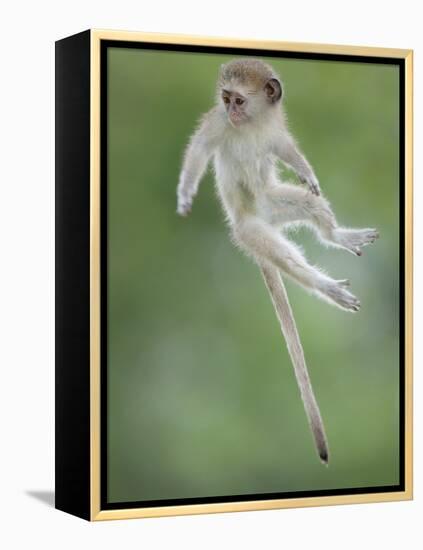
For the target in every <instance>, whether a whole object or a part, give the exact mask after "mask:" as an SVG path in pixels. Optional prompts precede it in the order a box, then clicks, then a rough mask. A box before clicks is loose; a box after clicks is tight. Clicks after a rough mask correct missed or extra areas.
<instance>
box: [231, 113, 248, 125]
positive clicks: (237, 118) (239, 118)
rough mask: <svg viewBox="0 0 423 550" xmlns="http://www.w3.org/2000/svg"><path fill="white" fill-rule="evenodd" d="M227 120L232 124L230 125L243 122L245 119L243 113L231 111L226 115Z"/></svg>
mask: <svg viewBox="0 0 423 550" xmlns="http://www.w3.org/2000/svg"><path fill="white" fill-rule="evenodd" d="M228 120H229V122H230V123H231V124H232V126H234V127H235V126H239V125H240V124H241V123H242V122H244V120H245V116H244V115H240V114H238V113H231V114H230V115H229V116H228Z"/></svg>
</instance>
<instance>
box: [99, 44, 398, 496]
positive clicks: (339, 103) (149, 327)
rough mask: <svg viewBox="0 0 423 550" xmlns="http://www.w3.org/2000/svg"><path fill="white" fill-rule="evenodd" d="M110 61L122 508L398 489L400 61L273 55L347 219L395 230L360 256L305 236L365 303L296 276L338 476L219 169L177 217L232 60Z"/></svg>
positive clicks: (113, 368) (293, 290) (115, 486)
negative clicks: (352, 303)
mask: <svg viewBox="0 0 423 550" xmlns="http://www.w3.org/2000/svg"><path fill="white" fill-rule="evenodd" d="M108 55H109V58H108V79H109V80H108V98H109V104H108V116H109V151H108V163H109V288H108V296H109V311H108V323H109V353H108V359H109V360H108V380H109V383H108V392H109V393H108V418H107V422H108V428H107V429H108V451H107V452H108V491H109V500H110V501H111V502H123V501H138V500H154V499H172V498H189V497H205V496H222V495H242V494H254V493H266V492H285V491H303V490H318V489H332V488H353V487H368V486H381V485H392V484H397V483H398V482H399V470H398V468H399V463H398V453H399V399H398V391H399V387H398V383H399V325H398V322H399V319H398V315H399V311H398V305H399V281H398V271H399V263H398V262H399V257H398V247H399V242H398V241H399V218H398V216H399V203H398V193H399V157H398V149H399V123H398V118H399V72H398V68H397V67H396V66H393V65H392V66H389V65H377V64H360V63H339V62H328V61H304V60H293V59H271V60H269V61H270V63H271V64H272V65H273V66H274V67H275V69H276V70H277V71H278V72H279V74H280V75H281V77H282V80H283V82H284V87H285V107H286V110H287V113H288V120H289V126H290V128H291V130H292V132H293V133H294V135H295V136H296V138H297V139H298V141H299V144H300V146H301V148H302V149H303V151H304V152H305V154H306V156H307V158H308V159H309V161H310V162H311V163H312V165H313V166H314V168H315V171H316V173H317V176H318V178H319V180H320V183H321V186H322V189H323V191H324V193H325V194H326V196H327V197H328V199H329V200H330V201H331V203H332V206H333V208H334V210H335V212H336V215H337V217H338V220H339V222H340V223H341V224H343V225H347V226H355V227H377V228H378V229H379V230H380V233H381V238H380V239H379V241H377V242H376V244H375V245H373V246H372V247H367V248H365V249H364V254H363V256H362V257H361V258H356V257H353V256H352V255H350V254H348V253H346V252H343V251H339V250H333V249H332V250H327V249H324V248H323V247H322V246H321V245H320V244H318V243H316V241H315V240H314V239H313V237H312V235H310V233H309V232H307V230H301V231H300V232H298V233H296V234H294V235H293V239H294V240H296V241H297V242H299V243H301V244H302V245H303V246H304V249H305V252H306V254H307V257H308V258H309V260H310V261H311V262H313V263H316V264H318V265H320V266H322V267H323V268H324V269H325V270H327V271H328V273H330V274H331V275H332V276H333V277H335V278H345V277H348V278H350V279H351V282H352V289H353V291H354V293H355V294H356V295H357V296H358V297H359V298H360V299H361V302H362V309H361V311H360V313H358V314H355V315H354V314H349V313H346V312H343V311H341V310H338V309H336V308H335V307H331V306H329V305H327V304H326V303H324V302H321V301H319V300H317V299H316V298H314V297H312V296H310V295H308V294H306V293H305V292H304V291H303V290H302V289H300V288H298V287H297V286H295V285H294V284H291V283H290V282H288V283H287V287H288V293H289V296H290V299H291V303H292V307H293V310H294V315H295V317H296V320H297V324H298V328H299V330H300V334H301V338H302V342H303V346H304V349H305V355H306V359H307V362H308V367H309V369H310V374H311V378H312V382H313V385H314V388H315V392H316V397H317V399H318V402H319V404H320V407H321V410H322V415H323V418H324V421H325V424H326V429H327V435H328V439H329V445H330V465H329V467H328V468H325V467H324V466H323V465H322V464H321V463H320V461H319V459H318V457H317V454H316V452H315V450H314V447H313V441H312V436H311V434H310V431H309V427H308V424H307V420H306V417H305V413H304V410H303V406H302V403H301V400H300V396H299V391H298V389H297V385H296V382H295V378H294V374H293V369H292V366H291V362H290V360H289V357H288V353H287V351H286V347H285V343H284V340H283V338H282V335H281V333H280V329H279V324H278V321H277V319H276V317H275V313H274V311H273V308H272V305H271V302H270V299H269V297H268V295H267V292H266V289H265V286H264V283H263V282H262V280H261V276H260V273H259V271H258V269H257V268H256V267H255V265H254V264H253V263H252V262H251V261H250V260H248V259H247V258H246V257H244V256H243V255H242V254H241V253H240V252H239V251H238V250H237V249H235V248H234V246H233V245H232V244H231V242H230V239H229V236H228V230H227V228H226V227H225V223H224V219H223V215H222V212H221V209H220V206H219V204H218V200H217V198H216V194H215V191H214V186H213V176H212V173H211V170H210V171H209V172H208V174H207V176H206V177H205V179H204V180H203V183H202V186H201V188H200V192H199V195H198V197H197V199H196V202H195V203H194V208H193V212H192V214H191V216H190V217H189V218H187V219H182V218H180V217H178V216H177V215H176V213H175V210H176V194H175V191H176V185H177V182H178V175H179V170H180V166H181V158H182V154H183V151H184V148H185V145H186V142H187V139H188V137H189V135H190V133H191V132H192V130H193V128H194V127H195V125H196V121H197V120H198V118H199V116H200V115H201V113H203V112H204V111H207V110H208V109H209V108H211V107H212V105H213V101H214V96H215V80H216V75H217V72H218V68H219V65H220V64H221V63H223V62H225V61H227V60H228V59H230V58H231V57H227V56H223V55H206V54H187V53H177V52H158V51H156V52H153V51H144V50H137V49H125V48H110V49H109V54H108ZM281 172H282V173H283V168H282V166H281ZM288 175H289V174H286V176H288Z"/></svg>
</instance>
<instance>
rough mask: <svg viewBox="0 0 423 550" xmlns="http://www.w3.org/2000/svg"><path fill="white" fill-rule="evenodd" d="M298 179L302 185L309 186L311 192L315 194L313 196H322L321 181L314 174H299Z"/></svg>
mask: <svg viewBox="0 0 423 550" xmlns="http://www.w3.org/2000/svg"><path fill="white" fill-rule="evenodd" d="M298 177H299V179H300V181H301V183H304V184H306V185H308V187H309V189H310V191H311V192H312V193H313V195H320V185H319V181H318V180H317V178H316V176H315V175H314V174H313V173H312V174H308V175H307V176H305V175H303V174H298Z"/></svg>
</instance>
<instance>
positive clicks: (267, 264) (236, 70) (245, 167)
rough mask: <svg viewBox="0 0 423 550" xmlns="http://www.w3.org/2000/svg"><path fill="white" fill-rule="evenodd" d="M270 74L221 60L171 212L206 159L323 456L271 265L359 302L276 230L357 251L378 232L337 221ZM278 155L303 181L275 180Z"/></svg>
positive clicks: (185, 207)
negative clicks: (269, 307) (253, 268)
mask: <svg viewBox="0 0 423 550" xmlns="http://www.w3.org/2000/svg"><path fill="white" fill-rule="evenodd" d="M269 78H272V79H273V81H274V80H275V79H276V80H277V82H278V83H279V82H280V80H279V77H278V76H277V75H276V73H274V71H273V70H272V68H271V67H270V66H269V65H267V64H264V63H263V62H261V61H260V60H248V59H247V60H234V61H232V62H230V63H229V64H227V65H224V66H223V67H222V70H221V74H220V77H219V81H218V94H217V103H216V106H215V107H214V108H213V109H212V110H211V111H209V112H208V113H207V114H206V115H205V116H203V118H202V120H201V122H200V124H199V127H198V129H197V130H196V131H195V133H194V134H193V136H192V138H191V140H190V143H189V145H188V147H187V150H186V153H185V158H184V162H183V166H182V170H181V175H180V179H179V184H178V188H177V197H178V207H177V212H178V213H179V214H180V215H182V216H186V215H187V214H188V213H189V212H190V210H191V207H192V201H193V198H194V197H195V195H196V193H197V191H198V186H199V182H200V180H201V177H202V176H203V174H204V172H205V170H206V168H207V165H208V163H209V161H210V160H213V164H214V170H215V177H216V184H217V190H218V195H219V198H220V200H221V202H222V205H223V209H224V211H225V214H226V217H227V221H228V224H229V226H230V229H231V234H232V237H233V240H234V242H235V243H236V245H237V246H239V247H240V248H241V249H242V250H243V251H244V252H246V253H247V254H248V255H250V256H251V257H252V258H253V259H254V260H255V262H256V263H257V264H258V265H259V266H260V268H261V269H262V273H263V276H264V279H265V281H266V284H267V287H268V289H269V291H270V293H271V295H272V300H273V303H274V306H275V309H276V313H277V315H278V317H279V320H280V323H281V327H282V330H283V333H284V336H285V339H286V341H287V346H288V349H289V352H290V355H291V359H292V362H293V364H294V368H295V374H296V378H297V381H298V385H299V387H300V391H301V395H302V398H303V401H304V406H305V409H306V412H307V416H308V419H309V422H310V426H311V429H312V431H313V435H314V438H315V441H316V444H317V449H318V452H319V455H320V457H321V458H322V457H326V459H325V458H322V460H324V462H327V457H328V449H327V444H326V437H325V430H324V427H323V423H322V420H321V416H320V413H319V409H318V406H317V403H316V400H315V398H314V395H313V391H312V388H311V384H310V379H309V377H308V373H307V368H306V364H305V361H304V355H303V350H302V347H301V344H300V340H299V337H298V333H297V329H296V326H295V321H294V318H293V316H292V312H291V308H290V306H289V302H288V300H287V296H286V291H285V287H284V285H283V282H282V280H281V279H280V278H279V275H278V271H279V270H280V271H282V273H283V274H284V275H286V276H288V277H290V278H291V279H293V280H294V281H295V282H296V283H299V284H300V285H302V286H303V287H304V288H306V289H307V290H309V291H311V292H312V293H314V294H315V295H317V296H319V297H321V298H323V299H324V300H326V301H328V302H330V303H332V304H334V305H337V306H338V307H340V308H342V309H344V310H347V311H358V310H359V308H360V302H359V301H358V300H357V298H356V297H355V296H354V295H353V294H352V293H351V292H349V290H347V288H346V287H347V286H348V284H349V282H348V280H346V279H343V280H335V279H332V278H331V277H329V276H328V275H326V274H325V273H323V272H322V271H321V270H320V269H318V268H317V267H315V266H312V265H310V264H309V263H308V262H307V261H306V259H305V257H304V255H303V254H302V252H301V250H300V249H299V247H297V246H296V245H295V244H294V243H293V242H292V241H290V240H289V239H288V238H287V236H286V234H285V233H284V232H283V231H284V229H286V228H287V227H288V226H289V225H291V224H304V225H308V226H311V227H312V228H313V229H314V230H315V231H316V234H317V236H318V237H319V239H320V240H321V241H322V242H324V243H325V244H328V245H330V246H333V247H337V248H343V249H345V250H348V251H349V252H352V253H353V254H356V255H361V247H362V246H364V245H367V244H370V243H372V242H373V241H374V240H375V239H376V238H377V237H378V233H377V231H376V230H375V229H347V228H342V227H339V226H338V224H337V222H336V219H335V216H334V214H333V212H332V210H331V208H330V205H329V202H328V201H327V200H326V199H325V198H324V197H323V196H322V195H321V192H320V186H319V182H318V180H317V177H316V175H315V173H314V171H313V169H312V167H311V165H310V164H309V162H308V161H307V160H306V158H305V157H304V155H303V154H302V153H301V152H300V150H299V148H298V146H297V144H296V143H295V140H294V139H293V137H292V136H291V134H290V133H289V131H288V129H287V126H286V121H285V115H284V113H283V111H282V109H281V101H280V100H278V101H270V99H269V96H267V95H266V93H265V92H264V87H265V85H266V82H268V81H269ZM221 89H222V90H223V89H224V90H225V94H227V93H229V94H234V96H235V94H237V95H238V96H239V97H241V98H243V101H244V103H245V104H244V105H243V106H242V107H236V108H237V109H240V110H241V114H242V117H244V118H243V119H242V123H240V124H239V125H238V124H234V121H233V120H232V119H231V117H230V116H229V113H230V111H229V110H228V106H225V105H224V103H223V101H222V100H221V95H220V90H221ZM273 91H274V90H273ZM231 105H232V103H231ZM277 159H281V160H282V161H283V162H284V163H285V164H286V165H288V166H290V167H291V168H292V169H293V170H294V171H295V172H296V173H297V175H298V178H299V180H300V181H301V182H302V183H305V184H306V187H303V186H295V185H292V184H288V183H282V182H281V181H280V180H279V177H278V172H277V167H276V161H277Z"/></svg>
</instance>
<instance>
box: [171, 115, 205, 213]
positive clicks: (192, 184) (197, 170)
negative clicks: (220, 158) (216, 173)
mask: <svg viewBox="0 0 423 550" xmlns="http://www.w3.org/2000/svg"><path fill="white" fill-rule="evenodd" d="M211 118H212V116H211V113H210V114H208V115H206V116H205V117H204V119H203V121H202V123H201V124H200V126H199V128H198V130H197V131H196V132H195V133H194V134H193V136H192V138H191V140H190V142H189V144H188V146H187V148H186V151H185V156H184V161H183V164H182V170H181V174H180V176H179V183H178V187H177V198H178V207H177V210H176V211H177V213H178V214H179V215H181V216H187V215H188V214H189V213H190V211H191V207H192V201H193V199H194V197H195V195H196V194H197V191H198V186H199V184H200V180H201V178H202V176H203V175H204V172H205V170H206V168H207V164H208V162H209V160H210V157H211V155H212V154H213V151H214V139H213V128H212V121H211V120H210V119H211Z"/></svg>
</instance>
